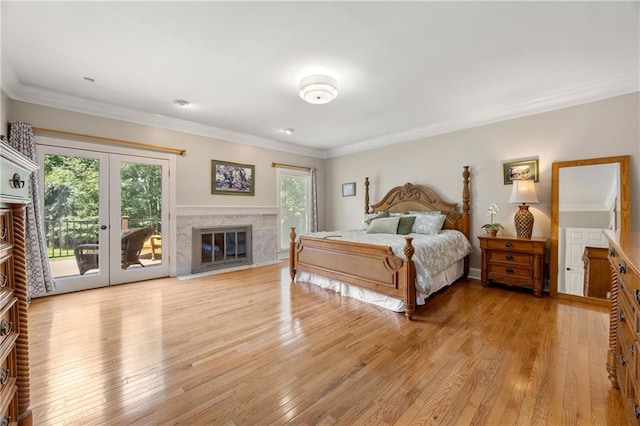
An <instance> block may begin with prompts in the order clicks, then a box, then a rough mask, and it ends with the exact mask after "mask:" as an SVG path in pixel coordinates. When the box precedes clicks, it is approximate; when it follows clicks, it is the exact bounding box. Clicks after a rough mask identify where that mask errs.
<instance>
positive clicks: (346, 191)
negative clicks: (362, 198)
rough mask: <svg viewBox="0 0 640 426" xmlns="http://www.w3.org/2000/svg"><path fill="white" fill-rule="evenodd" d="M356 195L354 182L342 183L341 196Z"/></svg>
mask: <svg viewBox="0 0 640 426" xmlns="http://www.w3.org/2000/svg"><path fill="white" fill-rule="evenodd" d="M354 195H356V183H355V182H349V183H343V184H342V196H343V197H353V196H354Z"/></svg>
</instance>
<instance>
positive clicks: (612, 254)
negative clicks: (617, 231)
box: [609, 247, 616, 257]
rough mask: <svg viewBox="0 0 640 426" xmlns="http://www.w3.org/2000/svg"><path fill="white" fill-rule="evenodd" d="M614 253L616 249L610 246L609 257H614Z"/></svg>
mask: <svg viewBox="0 0 640 426" xmlns="http://www.w3.org/2000/svg"><path fill="white" fill-rule="evenodd" d="M615 255H616V249H614V248H613V247H611V248H610V249H609V257H614V256H615Z"/></svg>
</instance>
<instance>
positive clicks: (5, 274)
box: [0, 254, 13, 289]
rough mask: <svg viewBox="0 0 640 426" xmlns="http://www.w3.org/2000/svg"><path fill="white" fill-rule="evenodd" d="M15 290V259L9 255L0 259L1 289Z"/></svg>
mask: <svg viewBox="0 0 640 426" xmlns="http://www.w3.org/2000/svg"><path fill="white" fill-rule="evenodd" d="M3 288H11V289H13V258H12V255H11V254H8V255H6V256H4V257H2V258H0V289H3Z"/></svg>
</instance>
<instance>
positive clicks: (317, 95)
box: [300, 75, 338, 104]
mask: <svg viewBox="0 0 640 426" xmlns="http://www.w3.org/2000/svg"><path fill="white" fill-rule="evenodd" d="M337 87H338V82H337V81H336V80H335V79H334V78H331V77H329V76H326V75H311V76H309V77H305V78H303V79H302V81H301V82H300V97H301V98H302V99H304V100H305V101H307V102H309V103H310V104H326V103H328V102H331V101H332V100H334V99H335V98H336V96H338V89H337Z"/></svg>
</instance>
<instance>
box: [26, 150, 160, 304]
mask: <svg viewBox="0 0 640 426" xmlns="http://www.w3.org/2000/svg"><path fill="white" fill-rule="evenodd" d="M38 156H39V163H40V171H39V173H40V184H41V192H42V194H43V200H42V201H43V206H44V211H45V214H44V222H45V234H46V240H47V241H46V243H47V249H48V257H49V263H50V265H51V269H52V272H53V276H54V280H55V283H56V290H55V292H54V293H53V294H58V293H66V292H71V291H78V290H86V289H90V288H97V287H104V286H108V285H113V284H122V283H127V282H133V281H140V280H146V279H151V278H158V277H163V276H168V275H169V262H168V253H169V238H168V232H167V231H168V229H169V224H168V218H169V214H168V199H169V197H168V191H169V179H168V173H169V161H168V160H166V159H160V158H148V157H143V156H134V155H125V154H122V153H107V152H97V151H87V150H80V149H74V148H69V147H59V146H50V145H39V146H38ZM163 234H165V235H166V236H167V237H165V238H163ZM163 254H164V255H165V256H164V257H163ZM48 294H52V293H48Z"/></svg>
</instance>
